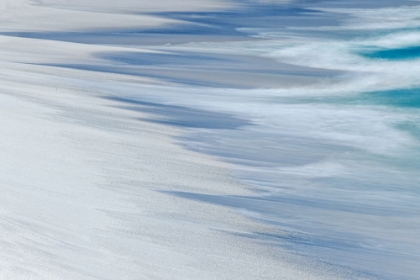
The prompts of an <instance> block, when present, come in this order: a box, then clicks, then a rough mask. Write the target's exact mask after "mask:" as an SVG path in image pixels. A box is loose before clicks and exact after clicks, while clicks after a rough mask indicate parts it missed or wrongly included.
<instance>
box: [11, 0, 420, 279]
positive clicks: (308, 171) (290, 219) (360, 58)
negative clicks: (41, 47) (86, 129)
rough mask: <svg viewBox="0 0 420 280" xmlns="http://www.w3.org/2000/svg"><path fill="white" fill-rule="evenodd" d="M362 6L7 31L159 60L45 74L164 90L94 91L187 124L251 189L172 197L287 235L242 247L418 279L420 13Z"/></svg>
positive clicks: (259, 6)
mask: <svg viewBox="0 0 420 280" xmlns="http://www.w3.org/2000/svg"><path fill="white" fill-rule="evenodd" d="M365 2H366V1H330V2H324V1H295V2H291V3H287V4H281V3H280V4H275V3H274V2H270V1H268V2H265V3H260V2H258V1H250V2H249V3H248V4H242V5H238V8H237V9H235V10H229V11H224V12H223V11H222V12H205V13H204V12H199V11H197V12H193V13H191V12H190V13H160V14H159V15H160V16H162V17H167V18H172V19H181V20H185V21H186V22H185V24H182V25H179V26H178V25H175V26H171V28H163V29H152V30H135V31H128V32H126V31H124V32H123V31H121V32H115V30H114V31H112V32H111V31H110V30H103V31H101V32H96V33H92V32H91V31H86V32H84V31H80V32H78V33H3V35H7V36H20V37H30V38H40V39H48V40H58V41H69V42H78V43H84V44H114V45H123V46H139V47H145V46H147V48H149V49H150V50H154V51H160V52H161V53H155V54H147V53H142V54H139V53H135V52H114V53H97V54H94V55H95V57H96V58H97V59H100V60H101V61H102V64H94V65H91V64H89V63H86V64H78V65H75V64H65V63H60V62H57V63H55V64H48V65H52V66H55V67H65V68H76V69H83V70H89V71H99V72H111V73H122V74H129V75H134V76H136V75H140V76H147V77H151V78H159V79H163V80H165V81H167V82H170V83H172V85H168V86H146V85H138V84H129V83H127V84H126V86H125V87H123V86H121V85H115V84H113V83H112V82H106V81H104V83H103V84H102V85H101V88H102V90H103V91H104V92H107V93H109V95H107V96H105V98H109V99H112V100H114V101H119V102H120V104H121V106H122V107H124V108H126V109H129V110H138V111H142V112H147V113H151V114H152V115H153V116H154V117H153V118H152V119H150V120H149V121H151V122H158V123H162V124H167V125H172V126H179V127H183V128H184V129H185V134H184V135H183V136H182V137H180V138H179V139H177V141H179V143H180V144H181V145H183V146H184V147H186V148H188V149H192V150H195V151H199V152H203V153H208V154H211V155H215V156H217V157H218V158H220V159H221V160H224V161H228V162H231V163H234V164H235V165H234V166H235V167H234V170H233V171H232V172H233V174H234V176H235V177H236V178H237V179H238V180H239V181H241V182H243V183H246V184H248V185H249V186H250V187H251V188H252V189H253V190H254V194H253V195H252V196H217V195H208V194H199V193H185V192H169V194H170V195H175V196H178V197H183V198H185V199H192V200H197V201H202V202H203V203H212V204H217V205H222V206H225V207H229V208H232V209H234V210H235V211H237V212H240V213H242V214H243V215H245V216H248V217H250V218H252V219H256V220H258V221H261V222H263V223H267V224H270V225H274V226H275V227H277V228H278V229H280V230H282V232H283V233H282V234H279V235H275V236H273V235H270V234H267V233H264V232H255V233H254V234H253V235H250V236H249V238H253V239H257V240H269V241H270V242H272V243H273V244H274V245H273V246H282V247H284V248H287V249H288V250H290V251H291V252H294V253H296V254H299V255H305V256H309V257H310V258H314V259H315V260H318V261H321V262H325V263H328V264H332V265H335V266H337V267H340V268H341V267H345V268H346V269H350V270H352V271H355V272H356V273H359V274H360V275H361V276H363V277H368V278H369V277H372V278H375V277H377V278H378V279H416V278H417V275H418V274H419V273H420V269H419V266H418V263H420V241H419V239H418V236H419V235H420V188H419V186H420V175H419V172H418V170H419V169H420V160H419V158H420V157H419V156H420V142H419V140H420V128H419V126H418V123H419V120H420V110H419V106H420V91H419V88H420V82H419V80H418V77H419V74H420V63H419V61H418V57H419V52H418V50H419V47H418V40H419V39H420V30H419V29H418V26H420V20H419V18H418V16H417V15H418V13H419V12H420V6H416V4H418V3H416V2H412V1H405V2H402V1H381V2H380V3H379V2H375V3H365ZM404 5H411V6H404ZM389 18H392V20H387V19H389Z"/></svg>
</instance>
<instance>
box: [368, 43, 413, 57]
mask: <svg viewBox="0 0 420 280" xmlns="http://www.w3.org/2000/svg"><path fill="white" fill-rule="evenodd" d="M362 55H364V56H365V57H367V58H374V59H388V60H409V59H416V58H420V47H419V46H410V47H406V48H400V49H382V50H374V51H370V52H363V53H362Z"/></svg>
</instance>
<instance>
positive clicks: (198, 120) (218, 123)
mask: <svg viewBox="0 0 420 280" xmlns="http://www.w3.org/2000/svg"><path fill="white" fill-rule="evenodd" d="M104 98H105V99H108V100H113V101H117V102H120V103H123V104H127V105H125V106H123V108H124V109H128V110H133V111H140V112H144V113H149V114H152V115H156V116H158V118H157V119H146V121H149V122H153V123H159V124H165V125H172V126H179V127H186V128H206V129H238V128H240V127H242V126H245V125H251V123H250V122H248V121H245V120H242V119H239V118H236V117H234V116H232V115H229V114H225V113H213V112H211V111H205V110H198V109H191V108H188V107H183V106H174V105H165V104H160V103H154V102H146V101H140V100H133V99H128V98H121V97H104ZM142 120H144V119H142Z"/></svg>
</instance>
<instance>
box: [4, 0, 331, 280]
mask: <svg viewBox="0 0 420 280" xmlns="http://www.w3.org/2000/svg"><path fill="white" fill-rule="evenodd" d="M90 2H93V3H92V4H91V5H90V6H89V4H86V5H85V7H84V8H85V9H84V11H78V9H77V8H80V7H79V6H80V5H82V1H58V0H57V1H28V2H25V1H4V0H2V1H0V3H1V4H0V10H1V12H0V13H1V20H2V23H1V31H25V30H59V31H60V30H70V29H75V30H76V29H80V28H102V27H104V26H105V25H107V26H109V24H110V23H109V21H108V20H107V19H109V18H108V17H110V19H112V20H111V21H112V23H111V24H112V25H113V24H114V21H116V22H118V23H115V24H117V25H118V26H132V25H136V26H138V25H143V26H147V25H150V24H166V21H167V20H166V19H153V20H151V19H150V17H149V16H148V17H145V16H134V15H132V16H129V15H127V14H124V11H125V10H126V9H129V8H131V9H132V8H133V6H136V8H138V7H139V6H140V7H141V6H142V5H145V7H147V9H149V10H150V9H153V8H154V7H157V9H158V10H162V9H163V8H167V9H169V8H170V7H173V9H174V10H180V9H183V8H185V6H187V7H188V6H189V5H190V4H191V3H194V6H193V8H194V9H198V8H200V7H202V8H205V9H208V8H210V7H211V6H210V4H213V3H215V4H217V5H216V6H214V7H213V8H220V7H223V6H225V5H227V4H226V3H219V2H218V1H204V0H202V1H180V3H183V5H174V4H173V3H172V2H170V1H153V2H148V1H120V2H121V3H120V2H117V1H90ZM99 2H101V5H99V4H98V3H99ZM71 3H74V4H75V6H74V7H71V6H72V4H71ZM83 3H84V2H83ZM124 3H127V5H124ZM151 3H153V5H152V4H151ZM43 4H48V5H46V6H44V5H43ZM52 4H59V5H60V7H59V8H56V7H55V6H50V5H52ZM114 5H115V6H118V7H119V8H120V9H117V8H115V9H114ZM168 5H169V6H168ZM171 5H174V6H171ZM76 6H77V7H76ZM98 6H100V8H101V9H102V10H106V11H105V12H104V13H102V12H97V11H96V10H95V9H97V8H98ZM168 7H169V8H168ZM70 8H73V9H70ZM89 8H90V10H91V11H89ZM169 10H170V9H169ZM110 11H118V12H115V13H114V14H112V15H109V12H110ZM75 17H77V18H83V19H86V20H85V21H79V20H75ZM134 18H135V19H134ZM0 42H1V44H0V59H1V60H0V155H1V158H0V279H25V280H27V279H43V280H45V279H322V278H331V275H332V274H331V273H332V272H331V271H324V268H322V267H315V266H316V265H315V264H308V263H304V262H302V261H301V260H300V259H298V258H296V257H291V256H289V255H288V254H287V253H286V252H284V251H283V250H282V249H281V248H280V247H279V246H277V245H270V244H261V243H257V242H256V241H253V240H252V239H250V238H246V237H240V236H243V235H246V234H247V233H249V232H265V231H270V230H271V229H270V228H269V227H267V226H262V225H259V224H257V223H256V222H253V221H250V220H247V219H245V218H243V217H242V216H240V215H238V214H235V213H233V212H232V211H230V210H229V209H226V208H223V207H220V206H214V205H211V204H205V203H201V202H196V201H192V200H186V199H182V198H178V197H175V196H172V195H169V194H167V193H165V191H186V192H199V193H208V194H236V195H240V194H243V193H245V192H246V191H247V190H246V187H245V186H242V185H239V184H237V183H235V182H234V181H233V180H232V179H231V178H230V176H229V171H228V169H227V167H228V166H226V164H224V163H220V162H217V161H216V160H215V159H214V158H211V157H209V156H204V155H201V154H197V153H194V152H191V151H187V150H185V149H182V148H181V147H179V146H177V145H176V144H175V143H174V140H173V137H174V136H176V135H178V134H179V133H180V131H179V130H177V129H174V128H171V127H167V126H163V125H158V124H151V123H147V122H142V121H139V120H138V118H141V117H144V116H142V115H141V113H139V112H133V111H128V110H124V109H122V108H118V106H116V105H117V104H115V103H114V102H111V101H108V100H105V99H102V98H101V97H102V96H106V95H107V94H109V93H107V92H103V91H102V90H99V89H97V88H95V87H94V86H92V85H95V84H96V85H100V84H101V81H103V80H107V81H110V80H111V81H115V82H116V83H121V84H124V83H126V82H130V83H160V81H154V80H150V79H142V78H133V77H125V76H122V75H117V74H99V73H93V72H87V71H80V70H60V69H57V68H53V67H47V66H39V65H36V64H25V63H37V62H38V63H41V62H43V63H47V62H49V63H51V62H54V61H59V62H63V61H64V62H77V61H80V60H89V59H90V60H91V61H92V63H94V62H95V58H92V57H90V54H91V53H93V52H94V51H98V50H109V48H113V47H109V46H108V47H105V46H94V47H92V46H87V45H82V44H74V43H65V42H53V41H45V40H37V39H23V38H12V37H7V36H2V37H0ZM120 49H121V48H119V47H118V48H117V47H114V50H116V51H119V50H120ZM138 51H141V50H138ZM75 81H77V83H75ZM84 83H85V84H86V86H83V84H84ZM98 88H99V86H98Z"/></svg>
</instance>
